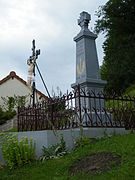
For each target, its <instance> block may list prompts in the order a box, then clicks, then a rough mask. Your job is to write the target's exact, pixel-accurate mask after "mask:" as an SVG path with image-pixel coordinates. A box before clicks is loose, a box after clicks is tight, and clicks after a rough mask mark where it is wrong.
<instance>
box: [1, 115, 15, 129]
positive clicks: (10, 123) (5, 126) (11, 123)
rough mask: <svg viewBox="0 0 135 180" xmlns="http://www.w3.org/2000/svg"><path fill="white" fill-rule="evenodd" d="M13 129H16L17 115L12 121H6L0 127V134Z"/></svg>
mask: <svg viewBox="0 0 135 180" xmlns="http://www.w3.org/2000/svg"><path fill="white" fill-rule="evenodd" d="M13 128H17V115H16V116H15V117H14V118H13V119H11V120H7V122H6V123H4V124H2V125H0V132H2V131H8V130H10V129H13Z"/></svg>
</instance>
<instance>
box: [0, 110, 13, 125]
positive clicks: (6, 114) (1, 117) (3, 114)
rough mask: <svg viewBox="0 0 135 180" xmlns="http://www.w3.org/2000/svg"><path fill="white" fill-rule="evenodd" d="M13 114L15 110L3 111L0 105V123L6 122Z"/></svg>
mask: <svg viewBox="0 0 135 180" xmlns="http://www.w3.org/2000/svg"><path fill="white" fill-rule="evenodd" d="M15 115H16V111H3V110H2V108H1V107H0V125H2V124H4V123H6V121H7V120H9V119H12V118H13V117H14V116H15Z"/></svg>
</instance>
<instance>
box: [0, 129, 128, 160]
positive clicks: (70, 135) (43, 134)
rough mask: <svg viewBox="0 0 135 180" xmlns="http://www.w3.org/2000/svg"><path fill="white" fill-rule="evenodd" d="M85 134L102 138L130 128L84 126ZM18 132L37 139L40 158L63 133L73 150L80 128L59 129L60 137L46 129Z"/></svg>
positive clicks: (126, 131) (68, 146) (19, 135)
mask: <svg viewBox="0 0 135 180" xmlns="http://www.w3.org/2000/svg"><path fill="white" fill-rule="evenodd" d="M83 131H84V135H86V136H87V137H89V138H101V137H103V136H104V133H106V134H108V135H109V134H113V133H114V132H115V133H116V134H121V135H122V134H126V133H129V131H128V130H125V129H124V128H84V130H83ZM16 133H17V134H18V138H19V139H20V138H21V137H22V136H27V137H28V138H29V139H30V138H31V137H32V138H33V139H35V140H36V156H37V158H39V157H40V156H41V155H42V147H43V146H46V147H49V146H50V145H52V144H56V143H57V142H58V141H57V139H60V137H61V134H62V135H63V138H64V140H65V142H66V146H67V148H68V149H69V150H71V149H72V148H73V146H74V142H75V140H76V139H77V138H78V137H79V136H80V129H73V130H71V129H69V130H58V131H57V135H58V138H56V136H55V135H54V133H53V131H52V130H45V131H28V132H16ZM0 163H2V154H1V151H0Z"/></svg>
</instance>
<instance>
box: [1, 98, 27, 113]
mask: <svg viewBox="0 0 135 180" xmlns="http://www.w3.org/2000/svg"><path fill="white" fill-rule="evenodd" d="M26 98H27V96H16V95H14V97H9V96H7V97H1V99H2V100H3V110H5V111H9V112H13V111H14V110H15V109H16V108H17V107H18V106H21V107H24V106H25V104H26Z"/></svg>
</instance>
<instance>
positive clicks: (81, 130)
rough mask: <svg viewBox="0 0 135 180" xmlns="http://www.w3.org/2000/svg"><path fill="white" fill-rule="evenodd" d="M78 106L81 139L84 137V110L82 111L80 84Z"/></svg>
mask: <svg viewBox="0 0 135 180" xmlns="http://www.w3.org/2000/svg"><path fill="white" fill-rule="evenodd" d="M78 101H79V102H78V105H79V121H80V122H79V127H80V133H81V137H82V136H83V126H82V112H81V111H82V110H81V94H80V85H79V84H78Z"/></svg>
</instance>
